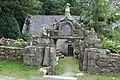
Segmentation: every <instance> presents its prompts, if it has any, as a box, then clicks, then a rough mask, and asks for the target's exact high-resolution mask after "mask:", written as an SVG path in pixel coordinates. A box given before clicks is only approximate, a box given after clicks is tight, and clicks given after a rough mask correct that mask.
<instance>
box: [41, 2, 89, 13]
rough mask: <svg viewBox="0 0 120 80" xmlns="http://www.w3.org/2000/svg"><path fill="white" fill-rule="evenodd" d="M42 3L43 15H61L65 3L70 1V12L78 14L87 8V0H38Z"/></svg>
mask: <svg viewBox="0 0 120 80" xmlns="http://www.w3.org/2000/svg"><path fill="white" fill-rule="evenodd" d="M40 1H41V2H42V3H43V5H42V13H41V14H43V15H62V14H64V9H65V5H66V3H70V5H71V6H70V8H71V14H72V15H80V14H81V13H82V12H83V10H85V9H87V8H86V7H87V6H88V5H87V3H88V1H89V0H80V1H76V0H40Z"/></svg>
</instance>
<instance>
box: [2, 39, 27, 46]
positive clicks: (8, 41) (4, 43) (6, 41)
mask: <svg viewBox="0 0 120 80" xmlns="http://www.w3.org/2000/svg"><path fill="white" fill-rule="evenodd" d="M26 44H27V43H26V42H25V41H24V40H23V39H17V40H15V39H6V38H1V39H0V46H12V47H24V46H25V45H26Z"/></svg>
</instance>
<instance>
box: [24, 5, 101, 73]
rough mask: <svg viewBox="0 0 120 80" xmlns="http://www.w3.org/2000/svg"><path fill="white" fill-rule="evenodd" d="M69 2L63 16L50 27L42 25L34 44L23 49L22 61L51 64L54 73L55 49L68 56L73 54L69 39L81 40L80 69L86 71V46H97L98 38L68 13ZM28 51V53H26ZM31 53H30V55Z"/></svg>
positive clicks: (92, 30)
mask: <svg viewBox="0 0 120 80" xmlns="http://www.w3.org/2000/svg"><path fill="white" fill-rule="evenodd" d="M69 6H70V4H69V3H67V5H66V9H65V17H63V18H61V19H60V20H58V21H56V22H54V23H53V24H52V25H51V27H50V26H49V27H47V28H46V26H43V29H41V31H40V36H39V38H38V40H37V44H35V45H36V46H30V47H27V48H26V49H25V55H24V57H23V59H24V60H23V61H24V63H25V64H28V65H37V66H51V71H50V72H51V73H50V74H54V71H55V70H54V67H55V60H56V49H59V50H60V51H61V52H63V53H64V54H66V55H68V56H72V55H73V48H72V45H71V44H72V42H71V39H79V40H82V41H83V45H81V46H82V47H81V49H80V50H81V53H80V57H79V60H80V70H84V71H87V68H88V66H87V64H88V60H87V59H88V58H87V55H88V54H87V53H86V50H85V49H87V48H98V47H99V44H98V42H99V41H98V39H97V36H96V35H95V31H94V29H93V28H92V29H91V30H85V29H84V28H83V25H82V24H79V23H78V22H77V21H75V20H74V19H73V18H72V16H71V14H70V8H69ZM28 53H29V54H28ZM31 54H32V55H31Z"/></svg>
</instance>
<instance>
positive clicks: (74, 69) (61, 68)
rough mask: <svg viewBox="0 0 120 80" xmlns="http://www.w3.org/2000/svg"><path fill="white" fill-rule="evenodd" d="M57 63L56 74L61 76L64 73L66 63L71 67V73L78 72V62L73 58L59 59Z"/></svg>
mask: <svg viewBox="0 0 120 80" xmlns="http://www.w3.org/2000/svg"><path fill="white" fill-rule="evenodd" d="M58 63H59V64H58V65H57V66H56V74H63V73H64V72H65V71H66V70H65V69H66V68H65V65H66V63H68V64H69V65H70V66H72V72H74V73H76V72H78V61H77V60H76V59H74V58H73V57H68V58H63V59H60V60H59V62H58Z"/></svg>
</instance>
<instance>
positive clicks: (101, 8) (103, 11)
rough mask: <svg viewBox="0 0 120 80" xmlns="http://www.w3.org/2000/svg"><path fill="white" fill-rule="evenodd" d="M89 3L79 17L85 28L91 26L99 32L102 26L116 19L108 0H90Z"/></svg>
mask: <svg viewBox="0 0 120 80" xmlns="http://www.w3.org/2000/svg"><path fill="white" fill-rule="evenodd" d="M89 5H90V6H89V10H88V11H87V12H85V13H84V15H82V17H81V19H80V21H81V22H83V23H84V24H85V25H86V27H87V28H91V27H93V28H95V30H96V31H98V32H101V29H102V28H105V27H106V26H108V25H110V24H112V23H113V22H116V20H118V19H117V16H116V12H114V11H113V10H112V7H111V4H110V1H109V0H91V2H90V4H89Z"/></svg>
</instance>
